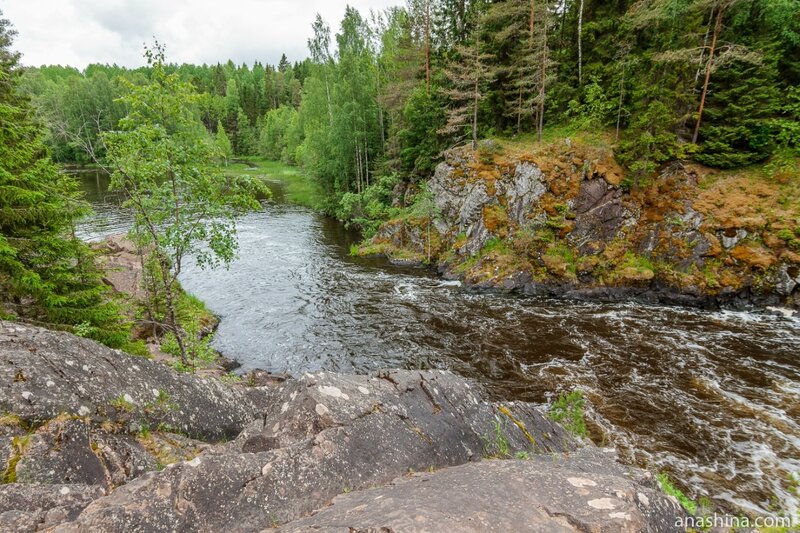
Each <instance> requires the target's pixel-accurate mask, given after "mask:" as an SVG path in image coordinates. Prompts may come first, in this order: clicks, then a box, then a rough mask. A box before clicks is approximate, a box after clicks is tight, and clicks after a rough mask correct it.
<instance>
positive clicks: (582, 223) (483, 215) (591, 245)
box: [361, 139, 800, 307]
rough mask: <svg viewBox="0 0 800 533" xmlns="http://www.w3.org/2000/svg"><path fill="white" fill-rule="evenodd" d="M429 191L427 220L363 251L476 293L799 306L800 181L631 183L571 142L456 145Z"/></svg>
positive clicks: (687, 177) (682, 176) (389, 228)
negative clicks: (456, 281) (425, 268)
mask: <svg viewBox="0 0 800 533" xmlns="http://www.w3.org/2000/svg"><path fill="white" fill-rule="evenodd" d="M428 189H429V191H430V192H431V193H432V195H433V204H434V206H433V208H432V209H431V210H430V215H431V216H426V217H419V216H417V217H416V218H415V217H412V216H405V217H399V218H397V219H394V220H391V221H389V222H388V223H386V224H384V225H383V227H382V228H381V229H380V231H379V232H378V234H377V235H376V236H375V237H374V238H373V239H372V240H371V242H370V243H369V244H368V245H367V246H363V247H362V248H361V251H362V253H385V254H387V255H388V256H389V257H391V258H393V259H395V260H400V261H409V260H410V261H412V262H413V261H426V260H427V259H428V258H430V262H431V263H433V264H438V266H439V269H440V271H441V272H443V273H444V274H445V275H446V276H450V277H457V278H461V279H463V280H465V281H466V282H467V283H468V284H469V285H472V286H476V287H479V288H500V289H516V290H520V291H523V292H525V293H530V294H558V295H563V294H566V295H569V296H576V297H599V298H606V299H616V298H629V297H638V298H643V299H647V300H651V301H662V302H669V303H681V304H691V305H703V306H718V305H734V306H741V305H746V304H749V303H756V304H760V305H782V306H788V307H798V305H800V288H799V287H800V199H799V198H800V180H798V177H797V176H788V177H786V176H784V177H782V178H770V177H768V176H766V175H765V174H763V173H759V172H757V171H753V172H739V173H738V174H731V173H725V172H722V171H713V170H711V169H707V168H703V167H699V166H697V165H689V164H679V163H675V164H673V165H671V166H670V167H668V168H666V169H664V170H663V171H662V172H661V173H660V174H659V175H658V176H657V177H656V178H654V179H652V180H649V181H648V182H646V183H642V184H641V186H637V185H636V184H634V183H632V182H631V180H630V178H628V177H626V176H625V173H624V172H623V170H622V169H621V168H620V166H619V165H618V164H617V163H616V161H615V160H614V157H613V154H612V153H611V151H610V150H609V149H604V148H602V147H589V146H581V145H578V144H576V143H572V142H570V140H569V139H565V140H562V141H558V142H556V143H553V144H550V145H546V146H543V147H539V148H537V149H536V150H535V151H531V150H527V149H518V148H517V149H514V148H503V147H500V146H499V145H495V144H492V143H491V142H489V143H488V144H486V143H484V144H483V145H482V147H481V148H479V149H478V150H477V151H474V152H473V151H472V150H470V149H468V148H456V149H453V150H450V151H449V152H447V154H446V157H445V161H444V162H442V163H441V164H440V165H439V166H438V167H437V169H436V172H435V174H434V176H433V177H432V178H431V179H430V181H429V182H428ZM415 212H417V213H418V212H419V209H417V210H415ZM431 221H432V223H431Z"/></svg>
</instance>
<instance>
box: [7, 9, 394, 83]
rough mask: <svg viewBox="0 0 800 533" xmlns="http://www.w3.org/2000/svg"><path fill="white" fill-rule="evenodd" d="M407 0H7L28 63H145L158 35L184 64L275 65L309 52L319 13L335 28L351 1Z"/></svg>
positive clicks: (172, 57) (365, 11) (170, 57)
mask: <svg viewBox="0 0 800 533" xmlns="http://www.w3.org/2000/svg"><path fill="white" fill-rule="evenodd" d="M402 3H403V0H349V1H348V0H308V1H301V0H294V1H293V0H222V1H220V0H0V10H2V12H3V16H4V17H5V18H8V19H9V20H11V23H12V24H13V25H14V27H15V28H16V29H17V31H18V32H19V35H18V37H17V39H16V42H15V45H14V46H15V48H16V49H17V50H19V51H20V52H22V54H23V57H22V63H23V64H25V65H37V66H38V65H43V64H61V65H72V66H75V67H78V68H81V69H82V68H84V67H86V65H88V64H90V63H116V64H118V65H124V66H128V67H136V66H140V65H142V64H143V63H144V60H143V59H142V46H143V44H144V43H145V42H148V43H149V42H151V41H152V39H153V37H154V36H155V37H156V38H157V39H158V40H159V41H161V42H163V43H165V44H166V46H167V58H168V60H169V61H171V62H177V63H209V64H213V63H217V62H225V61H227V60H228V59H232V60H233V61H234V62H235V63H237V64H239V63H243V62H246V63H248V64H251V63H253V61H256V60H258V61H261V62H262V63H270V64H273V65H274V64H276V63H277V62H278V60H279V59H280V57H281V53H284V52H285V53H286V55H287V57H288V58H289V60H290V61H297V60H301V59H303V58H304V57H306V56H307V55H308V50H307V47H306V41H307V39H308V38H309V37H310V36H311V22H312V21H313V19H314V15H315V13H317V12H319V13H321V14H322V16H323V18H324V19H325V20H326V21H327V22H328V24H330V26H331V28H333V29H334V32H335V31H336V29H337V28H338V27H339V22H340V20H341V18H342V16H343V15H344V10H345V6H346V5H347V4H350V5H352V6H354V7H355V8H357V9H358V10H359V11H360V12H361V14H362V15H363V16H364V17H366V16H367V15H368V13H369V10H370V9H375V10H381V9H383V8H386V7H389V6H392V5H398V4H402Z"/></svg>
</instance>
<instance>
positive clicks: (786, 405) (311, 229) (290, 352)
mask: <svg viewBox="0 0 800 533" xmlns="http://www.w3.org/2000/svg"><path fill="white" fill-rule="evenodd" d="M98 179H99V181H98ZM102 181H103V180H102V178H94V177H91V176H89V177H86V179H85V186H86V188H87V192H89V193H90V199H91V200H92V201H93V203H94V204H95V206H96V209H97V211H98V215H97V217H96V218H95V219H93V220H92V221H90V222H88V223H87V224H86V225H84V228H83V231H84V236H86V237H87V238H97V237H101V236H102V235H105V234H108V233H113V232H120V231H124V229H125V227H126V219H125V216H124V214H122V213H120V211H119V209H118V208H117V206H116V204H115V202H114V199H113V198H110V197H108V196H106V194H105V192H104V184H103V183H102ZM278 193H279V190H278ZM276 197H277V199H278V202H277V203H272V204H267V205H265V207H264V210H263V211H261V212H259V213H254V214H252V215H249V216H247V217H245V218H243V219H242V220H241V221H240V223H239V237H240V245H241V250H240V253H239V259H238V260H237V261H235V262H234V264H233V265H232V266H231V268H230V270H227V271H225V270H218V271H201V270H199V269H197V268H196V267H194V266H192V265H190V266H189V267H188V269H187V272H186V275H185V276H184V277H183V278H182V282H183V284H184V286H185V287H186V288H187V289H188V290H190V291H191V292H193V293H194V294H196V295H197V296H199V297H200V298H202V299H203V300H204V301H205V302H206V303H207V304H208V305H209V306H210V308H211V309H212V310H213V311H214V312H216V313H218V314H219V315H221V316H222V319H223V320H222V323H221V325H220V328H219V331H218V333H217V336H216V339H215V344H216V347H217V348H218V349H219V350H220V351H222V352H223V353H224V354H225V355H227V356H229V357H233V358H235V359H237V360H239V361H240V362H241V363H242V364H243V366H244V369H248V368H252V367H260V368H264V369H267V370H272V371H278V372H288V373H291V374H299V373H302V372H304V371H316V370H319V369H325V370H335V371H343V372H367V371H370V370H374V369H378V368H385V367H400V368H448V369H452V370H454V371H456V372H458V373H461V374H463V375H466V376H469V377H471V378H474V379H476V380H478V381H479V382H481V383H482V384H483V385H484V386H485V388H486V389H487V390H488V391H489V392H490V393H491V394H493V395H494V396H496V397H498V398H506V399H520V400H528V401H533V402H537V403H544V402H547V401H549V400H552V399H553V397H554V396H555V395H557V394H558V393H559V392H563V391H569V390H572V389H574V388H580V389H582V390H583V391H584V392H585V394H586V396H587V398H588V399H589V401H590V404H591V405H590V408H589V413H588V416H589V419H590V425H591V426H592V432H593V437H594V438H595V440H598V441H604V442H605V443H607V444H610V445H613V446H616V447H617V448H618V450H619V452H620V454H621V456H622V457H623V458H624V459H625V460H627V461H630V462H633V463H636V464H639V465H642V466H646V467H648V468H651V469H653V470H659V471H661V470H663V471H667V472H668V473H670V474H671V475H672V476H673V477H674V478H675V479H677V480H679V481H680V483H679V484H680V485H681V486H683V487H684V488H686V489H687V490H688V491H689V492H690V493H691V494H692V495H693V496H694V497H698V496H701V495H706V496H709V497H710V498H712V499H713V500H715V501H716V502H717V503H719V504H721V505H723V506H725V507H727V508H729V509H740V510H748V511H752V512H761V513H763V512H770V511H774V510H775V508H776V507H777V508H781V509H784V510H787V511H790V512H796V510H797V506H798V499H797V496H796V495H795V494H792V492H791V488H790V482H789V475H790V472H799V471H800V320H798V319H797V318H794V319H792V318H785V317H781V316H773V315H770V314H765V313H758V312H752V313H746V312H731V311H718V312H708V311H699V310H694V309H684V308H676V307H657V306H643V305H640V304H635V303H629V304H601V303H586V302H572V301H566V300H553V299H534V298H523V297H514V296H506V295H497V294H475V293H472V292H469V291H466V290H464V289H463V288H461V287H460V286H459V285H458V284H457V283H453V282H444V281H442V280H440V279H437V278H436V277H435V276H433V275H432V274H430V273H429V272H427V271H425V270H417V269H403V268H397V267H392V266H390V265H388V264H386V263H385V262H384V261H379V260H364V259H356V258H352V257H350V256H349V254H348V250H349V246H350V244H351V243H352V242H353V240H354V238H355V236H354V235H352V234H351V233H349V232H347V231H345V230H344V228H343V227H342V226H341V225H340V224H338V223H336V222H334V221H332V220H330V219H327V218H325V217H322V216H319V215H317V214H315V213H313V212H312V211H310V210H308V209H304V208H300V207H294V206H288V205H284V204H281V203H280V201H279V200H280V195H279V194H277V195H276Z"/></svg>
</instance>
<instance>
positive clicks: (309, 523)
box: [278, 449, 683, 533]
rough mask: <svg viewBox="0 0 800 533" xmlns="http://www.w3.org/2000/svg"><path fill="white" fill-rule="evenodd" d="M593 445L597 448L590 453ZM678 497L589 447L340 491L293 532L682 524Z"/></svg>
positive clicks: (619, 528) (612, 532)
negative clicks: (646, 482)
mask: <svg viewBox="0 0 800 533" xmlns="http://www.w3.org/2000/svg"><path fill="white" fill-rule="evenodd" d="M587 451H591V453H586V452H587ZM680 516H683V510H682V509H681V508H680V505H678V504H677V502H675V501H673V500H671V499H669V498H667V497H665V496H664V495H663V494H661V493H660V492H658V491H656V490H654V489H653V488H651V487H648V486H643V485H640V484H638V483H637V482H636V481H634V480H633V479H632V478H631V476H630V475H628V473H627V472H625V471H624V469H622V468H621V467H620V466H619V465H618V464H616V463H614V462H613V461H611V460H609V459H608V458H605V457H602V456H601V453H600V452H597V451H596V450H591V449H587V450H584V451H581V452H578V454H577V455H572V456H571V455H557V456H553V457H544V456H538V457H535V458H533V459H531V460H525V461H522V460H508V461H481V462H479V463H469V464H466V465H462V466H456V467H453V468H447V469H444V470H441V471H437V472H426V473H421V474H414V475H411V476H407V477H403V478H399V479H396V480H394V481H393V482H392V483H391V484H389V485H387V486H385V487H382V488H376V489H369V490H362V491H358V492H354V493H349V494H344V495H341V496H337V497H336V498H334V500H333V505H331V506H329V507H325V508H323V509H321V510H319V511H318V512H317V513H315V514H313V515H312V516H309V517H306V518H303V519H300V520H296V521H294V522H290V523H288V524H286V525H284V526H283V527H281V528H279V530H278V531H281V532H285V533H311V532H317V533H349V532H352V531H397V532H400V531H459V532H462V533H470V532H474V533H483V532H486V531H497V532H505V531H519V532H523V531H531V532H547V533H550V532H564V533H568V532H583V531H594V532H609V533H618V532H631V533H633V532H640V531H641V532H643V531H659V532H661V531H663V532H668V531H674V532H676V533H677V532H681V531H683V529H682V528H680V527H677V525H676V517H680Z"/></svg>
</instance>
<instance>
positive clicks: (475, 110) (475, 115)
mask: <svg viewBox="0 0 800 533" xmlns="http://www.w3.org/2000/svg"><path fill="white" fill-rule="evenodd" d="M479 98H480V93H479V92H478V78H477V77H476V78H475V95H474V100H473V102H472V149H473V150H476V149H477V148H478V99H479Z"/></svg>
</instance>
